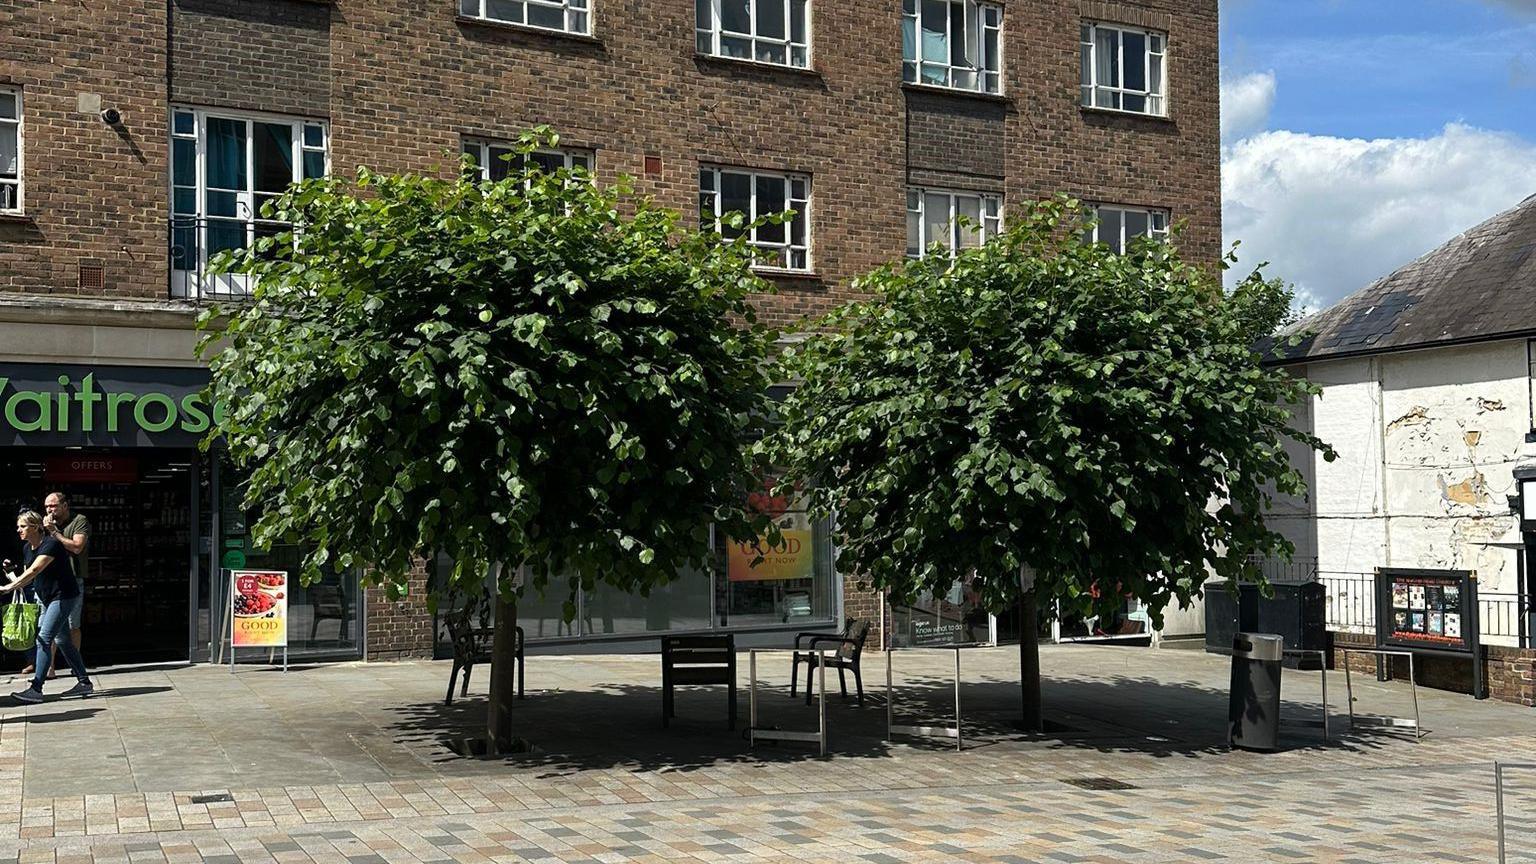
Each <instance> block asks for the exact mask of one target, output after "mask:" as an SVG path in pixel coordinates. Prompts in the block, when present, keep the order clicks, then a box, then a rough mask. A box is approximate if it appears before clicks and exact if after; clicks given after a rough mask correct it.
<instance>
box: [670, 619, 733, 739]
mask: <svg viewBox="0 0 1536 864" xmlns="http://www.w3.org/2000/svg"><path fill="white" fill-rule="evenodd" d="M679 684H683V685H687V684H724V685H726V688H727V691H728V694H727V699H728V700H729V701H728V702H727V709H726V716H727V721H726V728H727V729H735V728H736V637H735V636H734V635H729V634H728V635H725V636H663V637H661V725H662V726H666V725H668V724H669V723H670V722H671V720H672V718H673V717H675V716H677V707H676V704H675V701H674V699H673V693H672V688H674V687H676V686H678V685H679Z"/></svg>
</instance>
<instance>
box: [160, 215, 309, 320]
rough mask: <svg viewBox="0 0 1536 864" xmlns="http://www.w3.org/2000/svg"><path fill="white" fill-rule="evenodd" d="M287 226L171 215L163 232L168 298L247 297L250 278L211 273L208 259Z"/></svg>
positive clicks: (248, 243)
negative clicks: (166, 258)
mask: <svg viewBox="0 0 1536 864" xmlns="http://www.w3.org/2000/svg"><path fill="white" fill-rule="evenodd" d="M286 228H287V226H286V225H284V224H282V223H277V222H266V221H262V220H256V221H251V220H247V219H238V218H235V219H216V218H207V217H202V216H172V217H171V219H170V221H169V222H168V223H167V232H166V240H167V244H166V252H167V255H168V257H169V261H170V271H171V284H170V296H171V299H173V300H191V301H194V302H197V301H218V302H228V301H234V300H242V299H245V298H247V297H249V296H250V295H251V281H250V278H249V277H247V276H243V275H239V274H218V275H216V274H213V273H210V272H209V271H208V261H209V260H210V259H212V258H213V257H215V256H216V255H218V253H219V252H222V251H224V250H226V249H245V248H249V247H250V246H251V244H253V243H254V242H255V241H256V239H257V238H259V237H264V236H269V235H272V234H277V233H279V232H281V231H284V230H286Z"/></svg>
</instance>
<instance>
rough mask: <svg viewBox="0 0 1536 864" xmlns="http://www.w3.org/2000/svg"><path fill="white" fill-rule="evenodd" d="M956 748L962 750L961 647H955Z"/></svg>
mask: <svg viewBox="0 0 1536 864" xmlns="http://www.w3.org/2000/svg"><path fill="white" fill-rule="evenodd" d="M955 750H956V752H958V751H959V750H960V649H959V648H956V649H955Z"/></svg>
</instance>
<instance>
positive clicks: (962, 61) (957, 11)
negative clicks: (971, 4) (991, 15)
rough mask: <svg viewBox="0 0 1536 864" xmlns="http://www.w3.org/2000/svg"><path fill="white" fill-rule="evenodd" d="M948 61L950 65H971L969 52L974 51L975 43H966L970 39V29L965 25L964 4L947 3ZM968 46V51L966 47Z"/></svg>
mask: <svg viewBox="0 0 1536 864" xmlns="http://www.w3.org/2000/svg"><path fill="white" fill-rule="evenodd" d="M949 35H950V43H949V63H950V65H951V66H973V65H975V64H974V63H972V62H971V59H972V58H971V56H970V55H971V54H972V53H973V52H974V51H975V47H976V46H975V44H974V43H972V44H971V45H966V42H968V41H970V36H971V33H970V30H969V28H967V27H966V26H965V4H964V3H950V4H949ZM967 48H970V49H971V50H970V51H967V50H966V49H967Z"/></svg>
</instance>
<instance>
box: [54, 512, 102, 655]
mask: <svg viewBox="0 0 1536 864" xmlns="http://www.w3.org/2000/svg"><path fill="white" fill-rule="evenodd" d="M43 509H44V510H45V511H46V512H47V515H46V516H45V517H44V519H43V530H44V531H46V532H47V533H48V536H50V537H53V538H54V539H56V540H58V541H59V542H60V543H62V544H63V545H64V548H65V550H67V551H68V552H69V557H70V559H71V561H72V563H73V564H74V567H75V584H77V585H79V586H80V596H78V597H76V598H75V608H74V609H72V610H70V613H69V641H71V642H73V643H75V648H76V649H79V647H80V612H81V610H82V609H84V608H85V580H86V578H87V577H88V576H89V575H90V570H91V552H90V549H89V545H90V540H91V522H90V520H89V519H86V518H85V514H84V513H71V512H70V509H69V496H68V495H65V494H64V493H63V492H51V493H49V495H48V497H47V498H46V499H45V500H44V501H43ZM60 525H62V526H64V527H63V528H60V527H59V526H60Z"/></svg>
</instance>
